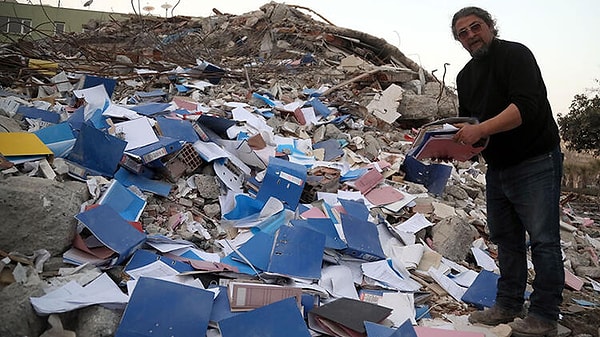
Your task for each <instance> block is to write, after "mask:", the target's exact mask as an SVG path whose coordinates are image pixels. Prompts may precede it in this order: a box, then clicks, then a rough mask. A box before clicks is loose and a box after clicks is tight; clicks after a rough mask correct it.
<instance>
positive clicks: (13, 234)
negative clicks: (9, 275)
mask: <svg viewBox="0 0 600 337" xmlns="http://www.w3.org/2000/svg"><path fill="white" fill-rule="evenodd" d="M88 198H89V197H88V195H87V189H86V185H85V184H83V183H80V182H75V181H70V182H68V183H60V182H56V181H52V180H48V179H43V178H36V177H28V176H15V177H9V178H7V179H4V180H0V219H2V222H3V224H2V226H0V247H2V249H3V250H5V251H16V252H20V253H23V254H27V255H29V254H31V253H32V252H33V251H35V250H38V249H46V250H48V251H49V252H50V254H51V255H57V254H62V253H63V252H64V251H65V250H66V249H68V248H69V247H70V246H71V243H72V241H73V237H74V235H75V226H76V224H77V220H76V219H75V218H74V215H75V214H77V213H79V210H80V206H81V204H82V203H83V202H84V201H86V200H87V199H88Z"/></svg>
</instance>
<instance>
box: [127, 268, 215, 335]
mask: <svg viewBox="0 0 600 337" xmlns="http://www.w3.org/2000/svg"><path fill="white" fill-rule="evenodd" d="M212 306H213V293H212V292H210V291H208V290H204V289H200V288H195V287H191V286H188V285H184V284H179V283H175V282H169V281H163V280H159V279H155V278H148V277H142V278H140V279H139V280H138V282H137V284H136V286H135V288H134V290H133V293H132V294H131V296H130V298H129V303H127V307H126V308H125V312H124V313H123V317H122V318H121V322H120V324H119V327H118V328H117V331H116V332H115V337H141V336H148V337H154V336H178V337H198V336H204V335H206V330H207V328H208V321H209V318H210V313H211V310H212Z"/></svg>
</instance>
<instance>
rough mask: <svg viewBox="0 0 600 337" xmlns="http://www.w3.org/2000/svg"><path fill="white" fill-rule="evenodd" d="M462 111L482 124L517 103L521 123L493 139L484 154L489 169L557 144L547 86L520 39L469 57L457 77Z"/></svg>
mask: <svg viewBox="0 0 600 337" xmlns="http://www.w3.org/2000/svg"><path fill="white" fill-rule="evenodd" d="M456 83H457V90H458V100H459V115H460V116H467V117H476V118H478V119H479V121H481V122H483V121H485V120H487V119H489V118H492V117H494V116H496V115H497V114H499V113H500V112H502V110H504V109H505V108H506V107H507V106H508V105H509V104H510V103H514V104H515V105H516V106H517V107H518V108H519V111H520V112H521V119H522V121H523V123H522V124H521V125H520V126H519V127H517V128H515V129H513V130H509V131H506V132H501V133H497V134H495V135H492V136H491V137H490V141H489V144H488V146H487V148H486V149H485V150H484V151H483V157H484V159H485V160H486V162H487V164H488V166H489V167H492V168H503V167H508V166H511V165H515V164H518V163H520V162H522V161H524V160H527V159H528V158H531V157H535V156H537V155H540V154H544V153H546V152H549V151H551V150H553V149H555V148H556V146H558V144H559V143H560V137H559V134H558V127H557V125H556V122H555V121H554V117H553V116H552V109H551V108H550V103H549V102H548V98H547V92H546V85H545V84H544V80H543V79H542V74H541V72H540V68H539V67H538V65H537V62H536V60H535V57H534V56H533V54H532V53H531V51H530V50H529V49H528V48H527V47H526V46H524V45H522V44H520V43H517V42H510V41H505V40H500V39H494V41H492V44H491V46H490V50H489V52H488V54H487V55H486V56H484V57H482V58H478V59H475V58H473V59H471V60H470V61H469V62H468V63H467V64H466V65H465V67H464V68H463V69H462V70H461V71H460V72H459V74H458V76H457V81H456Z"/></svg>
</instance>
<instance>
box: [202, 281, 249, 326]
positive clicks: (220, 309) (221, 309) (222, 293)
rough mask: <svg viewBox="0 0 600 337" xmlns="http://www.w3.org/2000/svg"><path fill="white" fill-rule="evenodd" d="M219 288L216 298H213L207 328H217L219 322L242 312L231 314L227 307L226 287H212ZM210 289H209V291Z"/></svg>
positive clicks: (229, 308) (228, 306) (229, 307)
mask: <svg viewBox="0 0 600 337" xmlns="http://www.w3.org/2000/svg"><path fill="white" fill-rule="evenodd" d="M213 287H217V288H219V293H218V294H217V297H215V299H214V301H213V307H212V310H211V312H210V319H209V321H208V324H209V326H211V327H214V328H218V326H219V325H218V324H219V322H220V321H222V320H224V319H227V318H229V317H233V316H237V315H239V314H241V313H242V312H240V311H238V312H233V311H231V306H230V305H229V296H228V295H227V287H226V286H213ZM210 288H212V287H209V289H210Z"/></svg>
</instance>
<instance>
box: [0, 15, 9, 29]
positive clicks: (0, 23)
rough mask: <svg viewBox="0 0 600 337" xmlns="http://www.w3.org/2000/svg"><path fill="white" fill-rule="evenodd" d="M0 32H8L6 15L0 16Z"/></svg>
mask: <svg viewBox="0 0 600 337" xmlns="http://www.w3.org/2000/svg"><path fill="white" fill-rule="evenodd" d="M0 32H2V33H8V17H6V16H0Z"/></svg>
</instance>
